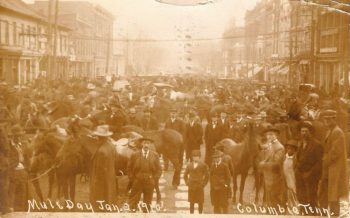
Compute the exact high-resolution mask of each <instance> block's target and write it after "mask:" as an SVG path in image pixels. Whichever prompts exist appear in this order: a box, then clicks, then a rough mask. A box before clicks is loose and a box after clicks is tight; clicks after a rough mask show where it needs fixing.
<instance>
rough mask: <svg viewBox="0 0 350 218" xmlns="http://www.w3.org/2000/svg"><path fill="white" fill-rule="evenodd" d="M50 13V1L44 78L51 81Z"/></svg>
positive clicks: (50, 0)
mask: <svg viewBox="0 0 350 218" xmlns="http://www.w3.org/2000/svg"><path fill="white" fill-rule="evenodd" d="M51 13H52V0H49V5H48V13H47V18H48V22H47V72H46V74H47V75H46V77H47V78H48V79H51V47H52V46H51V43H52V31H51Z"/></svg>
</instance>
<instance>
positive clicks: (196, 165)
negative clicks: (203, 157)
mask: <svg viewBox="0 0 350 218" xmlns="http://www.w3.org/2000/svg"><path fill="white" fill-rule="evenodd" d="M191 156H192V162H191V163H190V164H188V165H187V167H186V170H185V173H184V180H185V183H186V185H187V186H188V201H189V202H190V213H191V214H192V213H194V204H196V203H197V204H198V212H199V213H200V214H201V213H202V212H203V202H204V187H205V186H206V185H207V183H208V180H209V168H208V166H207V165H206V164H205V163H203V162H201V161H200V151H199V150H193V151H192V155H191Z"/></svg>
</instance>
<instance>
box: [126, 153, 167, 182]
mask: <svg viewBox="0 0 350 218" xmlns="http://www.w3.org/2000/svg"><path fill="white" fill-rule="evenodd" d="M148 155H149V157H148V158H147V160H148V161H149V163H150V171H151V174H152V176H153V179H155V180H158V179H159V178H160V176H161V173H162V172H161V167H160V161H159V156H158V154H157V153H156V152H154V151H149V154H148ZM141 160H142V151H138V152H135V153H133V154H132V155H131V157H130V161H129V164H128V168H127V172H128V176H129V178H130V180H134V179H136V178H137V176H138V174H139V172H140V170H141V168H142V166H141V163H142V162H141Z"/></svg>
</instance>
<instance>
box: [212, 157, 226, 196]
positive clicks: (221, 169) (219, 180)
mask: <svg viewBox="0 0 350 218" xmlns="http://www.w3.org/2000/svg"><path fill="white" fill-rule="evenodd" d="M230 180H231V175H230V170H229V168H228V166H227V164H225V163H223V162H221V163H220V164H219V165H218V166H217V167H216V165H215V164H212V165H211V167H210V188H211V189H212V190H221V189H225V188H227V187H228V186H229V184H230Z"/></svg>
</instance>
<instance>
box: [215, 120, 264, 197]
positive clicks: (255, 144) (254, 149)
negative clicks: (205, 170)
mask: <svg viewBox="0 0 350 218" xmlns="http://www.w3.org/2000/svg"><path fill="white" fill-rule="evenodd" d="M243 128H244V130H245V136H244V139H243V141H242V142H240V143H236V142H235V141H233V140H231V139H228V138H225V139H222V140H221V141H219V142H218V143H217V144H216V145H215V146H216V147H217V148H220V147H221V149H222V150H223V152H224V153H225V154H228V155H230V156H231V158H232V164H233V171H234V172H233V175H232V178H233V181H232V182H233V192H232V193H233V196H232V201H233V203H236V193H237V177H238V175H241V179H240V195H239V202H240V203H243V192H244V187H245V180H246V178H247V175H248V171H249V169H250V168H251V167H253V170H254V177H255V187H256V196H255V201H256V202H257V201H258V193H259V191H260V187H261V185H260V180H259V176H258V171H257V164H256V158H257V156H258V153H259V140H258V136H257V135H256V132H255V130H254V124H253V122H250V121H248V122H245V124H244V126H243Z"/></svg>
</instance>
